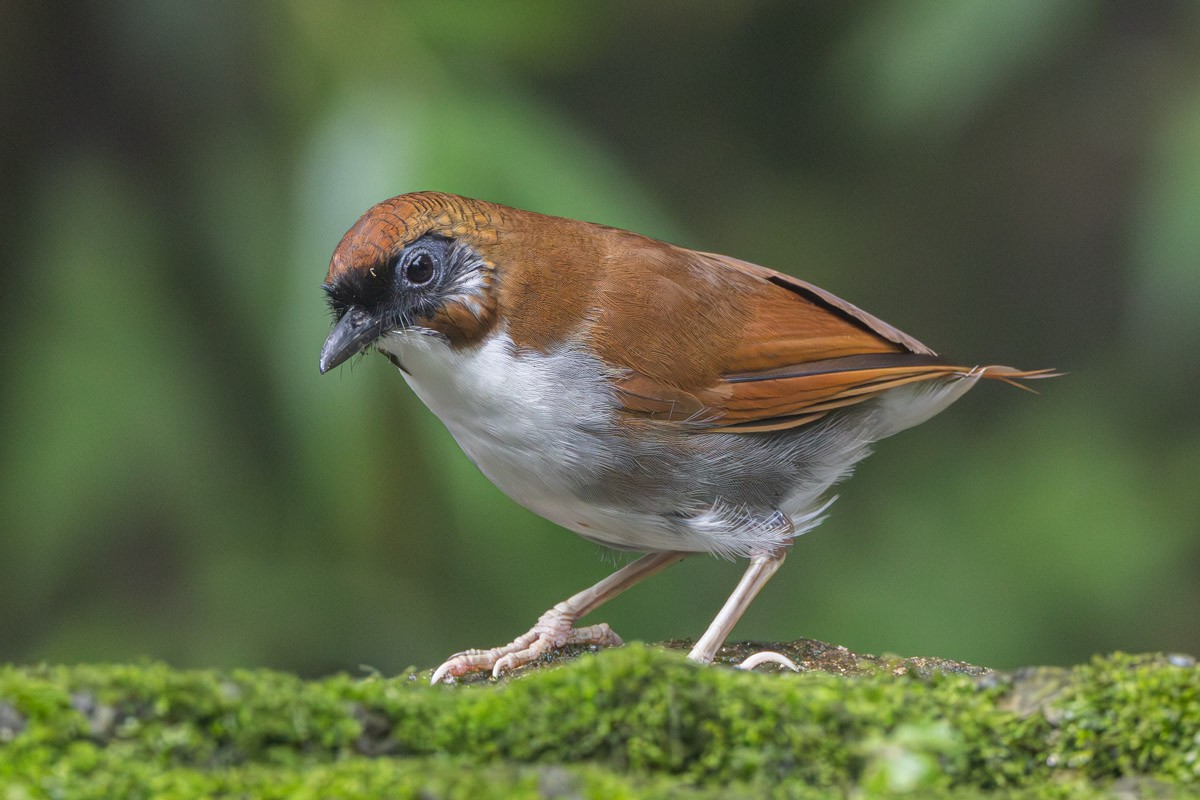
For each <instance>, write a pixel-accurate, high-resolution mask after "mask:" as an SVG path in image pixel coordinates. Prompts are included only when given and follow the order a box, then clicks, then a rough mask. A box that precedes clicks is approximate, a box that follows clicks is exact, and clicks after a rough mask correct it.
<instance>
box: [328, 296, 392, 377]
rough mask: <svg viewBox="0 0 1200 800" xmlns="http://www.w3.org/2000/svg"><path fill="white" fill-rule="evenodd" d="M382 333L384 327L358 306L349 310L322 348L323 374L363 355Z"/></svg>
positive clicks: (334, 327) (330, 333)
mask: <svg viewBox="0 0 1200 800" xmlns="http://www.w3.org/2000/svg"><path fill="white" fill-rule="evenodd" d="M382 333H383V326H382V324H381V323H380V321H379V320H378V319H376V318H375V317H373V316H371V315H370V314H368V313H367V312H366V311H364V310H363V309H361V308H358V307H356V306H355V307H351V308H350V309H348V310H347V311H346V313H345V314H343V315H342V318H341V319H339V320H338V322H337V324H336V325H334V326H333V330H332V331H330V332H329V338H328V339H326V340H325V346H324V347H322V348H321V374H322V375H324V374H325V373H326V372H329V370H331V369H333V368H334V367H336V366H338V365H339V364H341V363H342V362H343V361H346V360H347V359H349V358H350V357H351V356H354V355H357V354H358V353H361V352H362V351H363V350H365V349H366V348H367V347H369V346H370V345H371V342H373V341H375V340H376V339H378V338H379V336H380V334H382Z"/></svg>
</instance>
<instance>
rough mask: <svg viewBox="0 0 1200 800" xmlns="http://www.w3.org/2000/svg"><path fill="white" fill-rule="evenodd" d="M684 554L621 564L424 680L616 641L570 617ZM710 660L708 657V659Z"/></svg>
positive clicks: (604, 628)
mask: <svg viewBox="0 0 1200 800" xmlns="http://www.w3.org/2000/svg"><path fill="white" fill-rule="evenodd" d="M686 555H687V553H676V552H665V553H649V554H647V555H644V556H642V557H641V558H639V559H638V560H637V561H634V562H633V563H632V564H627V565H625V566H624V567H621V569H619V570H617V571H616V572H614V573H613V574H612V575H609V576H608V577H607V578H605V579H604V580H602V581H600V582H599V583H597V584H596V585H595V586H592V587H590V588H587V589H584V590H583V591H582V592H580V593H579V594H576V595H572V596H571V597H569V598H567V599H566V600H564V601H562V602H561V603H559V604H558V605H556V606H555V607H554V608H552V609H550V610H549V611H547V612H546V613H545V614H543V615H542V616H541V617H540V618H538V621H537V624H535V625H534V626H533V628H531V629H530V630H529V632H528V633H526V634H525V635H523V636H518V637H517V638H516V639H515V640H513V642H512V643H511V644H507V645H505V646H504V647H493V648H492V649H490V650H465V651H463V652H461V653H456V654H454V655H452V656H450V658H448V659H447V660H446V662H445V663H444V664H442V665H441V666H440V667H438V668H437V669H436V670H434V672H433V677H432V678H430V681H429V682H430V683H439V682H440V681H442V680H443V679H444V678H457V677H459V676H462V675H466V674H468V673H471V672H482V671H483V670H491V672H492V675H493V676H499V675H500V674H501V673H502V672H506V671H508V670H511V669H514V668H515V667H519V666H522V665H524V664H528V663H529V662H530V661H533V660H535V659H537V658H540V657H541V656H543V655H545V654H546V653H549V652H550V651H551V650H555V649H557V648H559V647H563V646H565V645H568V644H595V645H600V646H601V647H607V646H611V645H618V644H621V637H619V636H617V634H616V633H614V632H613V630H612V628H610V627H608V625H607V624H605V623H603V622H602V623H600V624H599V625H590V626H588V627H586V628H576V627H574V625H575V620H577V619H579V618H580V617H582V616H584V615H585V614H588V613H590V612H592V611H595V610H596V609H597V608H599V607H600V606H602V605H604V604H605V603H606V602H608V601H609V600H611V599H612V598H614V597H616V596H617V595H619V594H620V593H621V592H623V591H625V590H626V589H628V588H629V587H630V586H633V585H634V584H635V583H638V582H640V581H642V580H643V579H645V578H649V577H650V576H651V575H653V574H655V573H656V572H659V571H661V570H663V569H666V568H667V567H669V566H671V565H672V564H674V563H676V562H677V561H680V560H681V559H682V558H683V557H684V556H686ZM710 660H711V659H710Z"/></svg>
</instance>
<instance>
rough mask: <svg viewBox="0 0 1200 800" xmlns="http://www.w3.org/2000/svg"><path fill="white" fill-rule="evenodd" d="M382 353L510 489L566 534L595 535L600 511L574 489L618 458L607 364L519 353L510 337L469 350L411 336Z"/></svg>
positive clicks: (575, 356) (389, 339)
mask: <svg viewBox="0 0 1200 800" xmlns="http://www.w3.org/2000/svg"><path fill="white" fill-rule="evenodd" d="M379 346H380V348H381V349H384V350H387V351H388V352H390V353H392V354H393V355H395V356H396V357H397V358H398V359H399V360H400V362H401V363H402V364H403V365H404V368H405V369H406V370H407V373H406V374H404V379H405V380H406V381H408V384H409V386H411V387H412V389H413V391H414V392H416V394H417V396H418V397H420V398H421V400H422V401H423V402H424V403H425V405H427V406H429V408H430V409H431V410H432V411H433V412H434V413H435V414H437V416H438V417H439V418H440V419H441V420H442V422H443V423H444V424H445V425H446V427H447V428H448V429H449V431H450V433H451V434H452V435H453V436H454V438H455V440H456V441H457V442H458V444H459V446H460V447H462V449H463V451H464V452H466V454H467V456H468V457H470V459H471V460H472V461H473V462H475V464H476V465H477V466H478V467H479V469H480V470H481V471H482V472H483V474H484V475H486V476H487V477H488V478H489V479H490V480H491V481H492V482H493V483H495V484H496V485H497V486H498V487H499V488H500V489H501V490H502V491H504V492H505V493H506V494H507V495H509V496H510V497H512V498H513V499H514V500H516V501H517V502H519V503H521V504H522V505H524V506H525V507H526V508H529V509H530V510H532V511H534V512H536V513H538V514H541V515H542V516H544V517H546V518H547V519H550V520H551V521H553V522H556V523H558V524H560V525H563V526H564V527H567V528H570V529H572V530H576V531H579V532H586V531H588V530H590V529H591V527H592V526H591V525H590V524H588V523H589V518H590V517H591V516H592V513H591V511H592V509H590V508H589V507H588V506H587V505H585V504H583V503H581V502H580V501H579V500H578V499H577V498H576V496H575V494H574V492H573V491H572V489H571V487H573V486H578V485H579V483H580V482H581V481H583V480H586V476H587V475H588V474H589V473H592V472H597V471H599V470H600V469H602V468H603V467H604V466H605V465H606V464H607V463H608V462H609V460H610V459H609V457H608V455H607V453H606V450H607V448H606V444H605V440H604V438H603V436H602V432H603V431H605V430H610V429H611V426H612V424H613V418H614V414H615V410H616V409H615V404H614V403H613V401H612V399H611V394H610V392H609V391H608V389H607V388H606V384H605V383H604V381H603V380H602V369H603V367H602V366H601V364H600V362H599V361H598V360H597V359H595V358H593V357H591V356H588V355H585V354H582V353H579V352H577V351H572V350H562V351H559V352H556V353H552V354H549V355H547V354H543V353H537V352H522V353H520V355H519V356H518V354H517V350H516V347H515V346H514V345H513V342H512V339H510V338H509V336H508V334H507V333H506V332H503V331H501V332H499V333H496V334H493V335H492V336H491V337H490V338H488V339H487V340H486V341H484V342H483V343H482V344H480V345H478V346H475V347H468V348H462V349H452V348H451V347H450V346H449V345H448V344H446V343H445V342H443V341H442V340H440V339H438V338H436V337H433V336H428V335H422V334H419V333H416V332H411V331H410V332H406V333H403V334H391V335H388V336H386V337H384V338H383V339H382V340H380V342H379ZM580 523H584V525H582V526H581V525H580Z"/></svg>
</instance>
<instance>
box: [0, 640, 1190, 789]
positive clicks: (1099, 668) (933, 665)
mask: <svg viewBox="0 0 1200 800" xmlns="http://www.w3.org/2000/svg"><path fill="white" fill-rule="evenodd" d="M777 646H779V645H777ZM781 647H783V648H784V649H786V650H787V651H788V653H789V655H791V656H792V657H793V658H795V659H796V660H797V661H799V662H800V663H802V664H803V665H804V666H805V667H806V669H805V671H802V672H800V673H790V672H769V673H765V672H764V673H746V672H740V671H736V670H733V669H730V668H728V667H726V666H724V665H717V666H713V667H707V668H705V667H698V666H696V665H694V664H691V663H690V662H688V661H686V660H685V659H684V658H683V656H682V654H680V653H678V652H675V651H672V650H670V649H664V648H660V647H648V646H644V645H631V646H627V647H623V648H619V649H616V650H611V651H605V652H601V653H597V654H590V653H589V654H584V655H581V656H579V657H577V658H564V659H561V662H563V663H557V664H552V665H550V666H548V667H547V668H541V669H535V670H526V671H524V672H523V673H521V674H518V675H515V676H513V677H511V678H510V679H507V680H503V681H500V682H493V681H490V680H484V681H480V682H474V683H471V684H466V685H457V686H436V687H431V686H428V685H427V678H428V675H429V673H428V672H424V673H406V674H403V675H401V676H399V677H393V678H388V677H384V676H380V675H368V676H366V677H350V676H346V675H337V676H333V677H329V678H325V679H321V680H315V681H304V680H301V679H299V678H297V677H295V676H293V675H288V674H284V673H279V672H272V671H267V670H238V671H230V672H218V671H207V670H175V669H171V668H169V667H167V666H165V665H163V664H158V663H148V664H139V665H103V666H90V665H89V666H35V667H19V666H8V667H0V798H3V800H10V798H12V799H15V798H41V797H46V798H110V797H111V798H150V797H154V798H160V797H162V798H174V797H178V798H185V797H186V798H192V797H222V798H226V797H227V798H233V797H237V798H377V797H389V798H408V797H412V798H423V799H424V798H429V799H432V798H457V797H462V798H468V797H469V798H523V797H529V798H621V797H664V798H666V797H670V798H741V797H745V798H759V797H788V798H826V797H830V798H832V797H846V796H852V797H890V796H910V797H923V798H924V797H980V798H984V797H987V798H992V797H995V798H1001V797H1003V798H1016V797H1030V798H1035V797H1036V798H1042V797H1053V798H1060V797H1061V798H1074V797H1080V798H1091V797H1121V798H1138V797H1147V798H1149V797H1155V798H1157V797H1200V668H1198V667H1197V666H1196V663H1195V660H1194V659H1192V658H1190V657H1185V656H1165V655H1143V656H1130V655H1120V654H1118V655H1113V656H1107V657H1097V658H1096V659H1094V660H1093V661H1092V662H1091V663H1089V664H1084V665H1081V666H1077V667H1073V668H1049V667H1048V668H1035V669H1028V670H1021V671H1018V672H1016V673H1012V674H1004V673H999V672H993V671H990V670H986V669H982V668H978V667H971V666H969V665H963V664H956V663H954V662H936V661H930V660H926V659H908V660H905V659H899V658H875V657H869V656H858V655H855V654H852V653H849V652H848V651H846V650H845V649H843V648H835V647H831V646H828V645H821V644H820V643H815V642H800V643H792V644H790V645H782V646H781ZM733 655H734V654H733V653H727V656H728V657H732V656H733Z"/></svg>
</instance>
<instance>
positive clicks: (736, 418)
mask: <svg viewBox="0 0 1200 800" xmlns="http://www.w3.org/2000/svg"><path fill="white" fill-rule="evenodd" d="M644 242H645V240H643V242H642V243H639V242H633V243H632V244H633V247H629V246H628V245H629V244H630V243H625V244H626V245H627V246H626V247H625V248H624V249H622V250H621V251H620V252H619V253H618V254H617V255H616V256H615V257H613V258H612V259H611V260H610V263H609V265H608V266H609V269H608V270H606V276H605V279H604V281H603V285H602V288H601V291H602V292H604V293H605V295H606V298H605V303H604V304H603V307H604V308H605V311H604V312H603V313H602V314H600V315H599V317H598V319H597V320H596V323H595V326H594V331H593V340H592V344H593V346H594V347H595V348H596V349H597V350H598V351H599V352H601V355H602V357H604V358H605V359H606V360H607V361H609V363H611V364H613V365H614V366H616V367H618V368H620V369H621V370H622V373H621V375H620V377H619V378H618V381H617V393H618V397H619V400H620V402H621V404H622V406H623V407H624V409H625V410H626V411H627V412H629V413H631V414H633V415H636V416H639V417H642V418H648V419H651V420H656V421H660V422H666V423H677V424H686V425H688V426H689V427H693V428H696V429H701V430H709V431H713V430H717V431H728V432H757V431H768V430H782V429H786V428H792V427H797V426H799V425H804V424H807V423H809V422H812V421H813V420H816V419H819V418H820V417H822V416H824V415H825V414H827V413H829V412H830V411H832V410H834V409H838V408H844V407H846V406H850V405H854V404H856V403H861V402H863V401H865V400H868V399H870V398H872V397H876V396H878V395H879V394H880V393H882V392H885V391H887V390H889V389H893V388H895V387H897V386H902V385H905V384H908V383H914V382H919V381H928V380H933V379H937V378H943V377H947V376H950V375H956V374H957V375H961V374H966V373H967V372H969V371H970V369H969V368H964V367H961V366H955V365H950V364H947V363H946V362H944V361H942V360H941V359H939V358H938V357H937V354H936V353H934V352H933V351H932V350H931V349H930V348H928V347H926V346H925V345H923V344H921V343H920V342H919V341H917V340H916V339H914V338H912V337H911V336H908V335H907V334H905V333H903V332H901V331H900V330H898V329H896V328H894V327H892V326H891V325H888V324H887V323H886V322H883V321H882V320H880V319H878V318H876V317H874V316H872V315H870V314H868V313H866V312H865V311H862V310H861V309H859V308H857V307H855V306H853V305H851V304H850V303H847V302H846V301H844V300H842V299H841V298H838V297H836V296H835V295H832V294H830V293H829V292H826V291H824V290H823V289H820V288H818V287H816V286H813V285H812V284H809V283H805V282H804V281H801V280H798V279H796V278H792V277H789V276H787V275H783V274H781V273H778V272H775V271H773V270H769V269H766V268H763V267H759V266H756V265H753V264H749V263H746V262H744V261H738V260H736V259H732V258H727V257H724V256H718V255H711V254H706V253H696V252H693V251H689V250H684V249H682V248H675V247H671V246H669V245H661V244H660V243H658V242H651V243H647V244H643V243H644ZM983 374H985V375H987V376H988V377H998V378H1002V377H1008V378H1020V377H1027V376H1028V374H1027V373H1022V372H1019V371H1017V370H1012V369H1009V368H1006V367H989V368H987V371H985V372H984V373H983Z"/></svg>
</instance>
